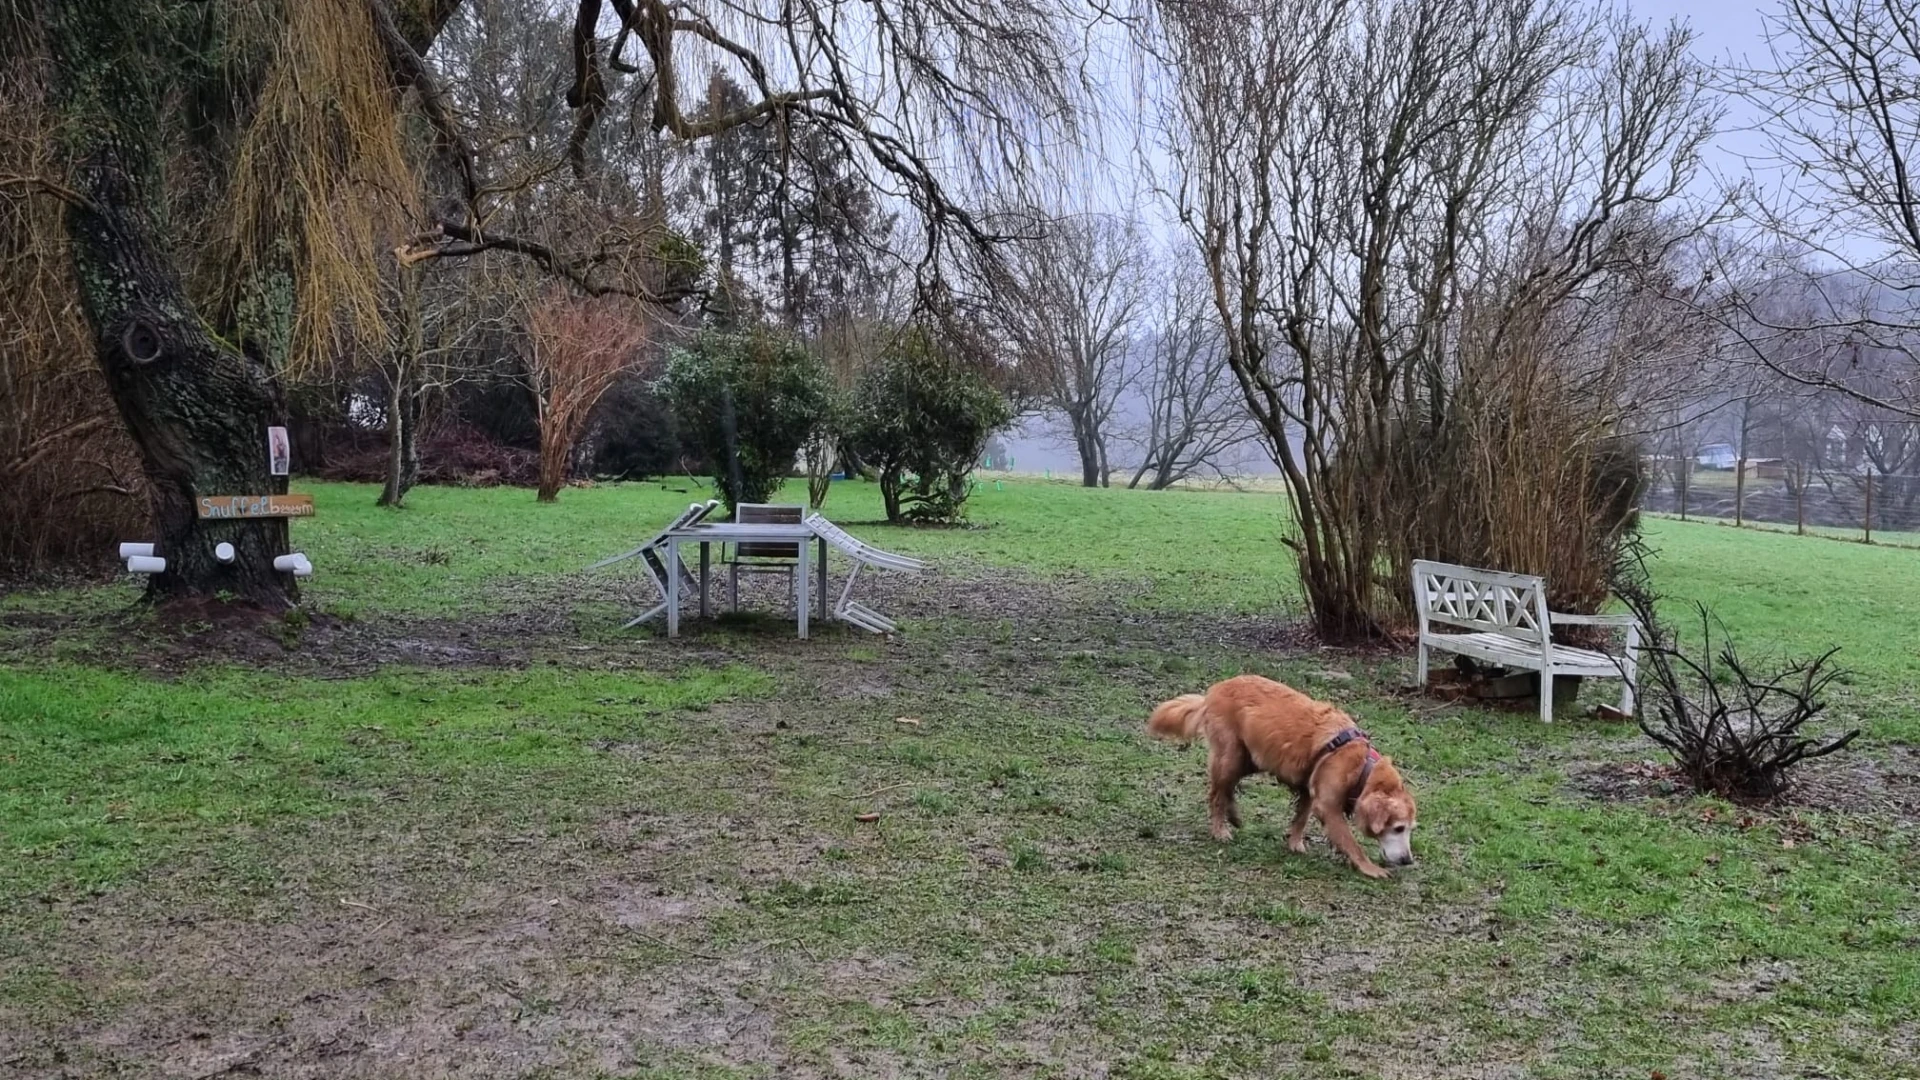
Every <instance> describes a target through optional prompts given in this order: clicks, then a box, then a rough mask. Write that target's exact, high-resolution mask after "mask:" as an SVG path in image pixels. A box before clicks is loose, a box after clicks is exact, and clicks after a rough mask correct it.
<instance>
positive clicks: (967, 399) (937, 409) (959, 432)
mask: <svg viewBox="0 0 1920 1080" xmlns="http://www.w3.org/2000/svg"><path fill="white" fill-rule="evenodd" d="M1012 419H1013V410H1012V408H1011V407H1010V406H1009V405H1008V404H1007V400H1006V398H1005V397H1003V396H1002V395H1001V394H1000V392H999V391H998V390H996V389H994V388H993V386H992V384H990V383H988V382H987V380H986V379H985V378H984V377H982V376H981V375H980V373H979V372H977V371H975V370H973V369H971V368H969V367H968V366H967V365H965V364H964V363H961V362H960V361H959V360H958V359H956V358H955V357H954V356H953V355H952V354H950V353H949V352H947V351H946V350H943V349H941V348H940V347H939V345H938V344H937V343H935V342H934V341H933V339H932V338H931V337H930V336H929V335H928V334H927V333H926V332H925V331H923V330H920V329H911V330H909V331H907V332H906V333H905V334H903V335H901V337H900V338H899V340H898V341H896V342H895V343H894V344H893V345H892V346H891V347H889V348H888V349H887V350H886V351H885V352H884V353H883V354H882V355H881V356H880V358H879V361H878V362H877V363H875V364H874V365H873V366H872V367H870V368H868V369H867V370H866V371H865V372H863V373H862V374H861V376H860V381H859V382H858V383H857V384H855V386H854V389H853V400H852V403H851V406H850V408H849V409H848V416H847V418H846V420H845V424H846V431H845V434H844V436H843V442H844V443H845V445H847V446H848V447H849V448H850V449H851V450H852V451H853V452H854V453H855V454H857V455H859V457H860V459H861V460H862V461H864V462H865V463H866V464H867V465H868V466H870V467H872V468H873V469H874V470H875V472H877V473H878V475H879V480H880V496H881V498H882V499H883V500H884V501H885V503H886V508H887V520H888V521H896V522H897V521H904V520H920V521H941V522H946V521H953V520H955V519H957V518H959V517H960V515H961V513H962V511H963V509H964V505H965V503H966V500H967V493H968V489H969V487H970V486H971V484H970V482H969V477H970V475H971V474H972V472H973V467H974V464H975V463H976V462H978V461H979V460H980V455H981V453H982V452H984V451H985V450H986V445H987V440H988V439H989V438H991V437H992V435H993V433H994V432H996V431H998V430H1000V429H1001V428H1003V427H1005V426H1006V425H1007V424H1008V423H1009V422H1011V421H1012Z"/></svg>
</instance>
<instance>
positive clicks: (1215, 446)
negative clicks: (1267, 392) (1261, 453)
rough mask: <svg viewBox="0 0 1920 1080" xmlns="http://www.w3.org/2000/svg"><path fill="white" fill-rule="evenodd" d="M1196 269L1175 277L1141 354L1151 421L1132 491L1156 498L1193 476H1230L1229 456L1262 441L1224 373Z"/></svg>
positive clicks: (1144, 429) (1141, 434) (1216, 328)
mask: <svg viewBox="0 0 1920 1080" xmlns="http://www.w3.org/2000/svg"><path fill="white" fill-rule="evenodd" d="M1208 291H1209V290H1208V285H1207V281H1206V277H1205V275H1204V274H1202V273H1200V272H1199V269H1198V267H1194V266H1191V265H1187V266H1182V267H1181V269H1179V270H1177V271H1175V272H1174V273H1173V275H1172V285H1171V287H1170V288H1169V289H1168V290H1167V293H1166V299H1165V301H1164V303H1163V305H1162V306H1161V310H1160V312H1159V318H1158V320H1157V322H1158V325H1157V326H1156V327H1155V328H1154V330H1153V332H1152V336H1151V338H1150V339H1149V340H1148V341H1147V342H1146V344H1145V346H1144V347H1143V349H1142V351H1143V353H1144V354H1145V355H1144V358H1143V363H1142V365H1141V370H1140V386H1141V388H1142V390H1143V392H1144V394H1143V396H1144V397H1145V402H1146V415H1145V416H1144V417H1143V418H1142V420H1141V421H1140V425H1139V428H1138V430H1137V431H1136V433H1135V435H1134V440H1135V442H1136V443H1137V445H1138V447H1139V450H1140V465H1139V467H1138V468H1136V469H1135V470H1134V473H1133V479H1132V480H1130V481H1128V482H1127V486H1128V487H1130V488H1136V487H1140V486H1141V484H1142V483H1143V482H1144V483H1145V485H1146V487H1147V488H1148V489H1149V490H1153V491H1159V490H1161V489H1163V488H1166V487H1169V486H1171V485H1173V484H1176V483H1179V482H1180V481H1182V480H1186V479H1188V478H1190V477H1194V476H1199V475H1202V474H1206V473H1213V474H1216V475H1218V474H1222V473H1224V472H1225V471H1226V459H1227V456H1228V455H1229V454H1232V453H1233V452H1234V451H1236V450H1238V449H1240V448H1242V447H1244V446H1246V445H1247V444H1249V443H1251V442H1254V441H1256V440H1258V439H1259V437H1260V435H1259V428H1258V427H1256V426H1255V425H1254V423H1253V418H1252V417H1251V416H1249V415H1248V413H1247V408H1246V403H1245V402H1244V401H1243V400H1242V399H1241V397H1240V385H1239V383H1238V382H1236V381H1235V380H1234V377H1233V371H1232V369H1230V368H1229V367H1228V366H1227V355H1226V349H1225V347H1224V345H1223V343H1222V341H1221V334H1220V320H1219V319H1218V317H1216V316H1215V314H1214V312H1213V310H1212V304H1211V302H1210V301H1209V300H1208Z"/></svg>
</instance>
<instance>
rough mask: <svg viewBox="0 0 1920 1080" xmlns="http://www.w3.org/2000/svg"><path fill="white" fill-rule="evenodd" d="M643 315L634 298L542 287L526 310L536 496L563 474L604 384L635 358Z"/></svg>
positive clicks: (545, 497)
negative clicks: (536, 436) (536, 442)
mask: <svg viewBox="0 0 1920 1080" xmlns="http://www.w3.org/2000/svg"><path fill="white" fill-rule="evenodd" d="M650 325H651V321H650V320H649V319H648V318H647V317H646V316H645V314H644V313H643V311H642V310H641V307H640V305H639V304H638V303H636V302H635V301H633V300H630V299H627V298H625V297H620V296H601V297H592V298H583V297H573V296H568V295H566V294H565V293H562V292H558V291H555V292H550V293H548V294H547V295H546V296H544V297H543V298H541V299H540V300H538V301H536V302H534V303H533V304H532V305H531V306H530V307H529V308H528V309H527V316H526V329H527V345H528V348H527V379H528V384H529V386H530V388H531V389H532V391H533V397H534V403H535V406H536V408H537V409H538V413H539V420H540V491H539V496H538V497H539V499H540V501H541V502H552V501H553V500H554V499H555V498H556V497H557V496H558V495H559V492H560V487H561V485H563V484H565V483H566V480H567V466H568V463H569V459H570V458H571V456H572V453H573V445H574V443H575V442H576V441H577V440H578V439H579V438H580V432H581V431H582V430H583V429H584V428H585V427H586V423H587V418H588V416H589V415H591V414H592V412H593V407H594V405H596V404H598V403H599V401H600V398H601V396H602V395H603V394H605V393H606V392H607V389H608V388H609V387H611V386H612V385H613V384H614V381H615V380H616V379H618V378H619V377H620V375H621V373H622V372H624V371H626V370H628V369H629V368H631V367H633V366H634V365H635V364H637V363H638V362H639V361H640V357H641V346H642V345H644V344H645V343H646V340H647V337H648V331H649V329H650Z"/></svg>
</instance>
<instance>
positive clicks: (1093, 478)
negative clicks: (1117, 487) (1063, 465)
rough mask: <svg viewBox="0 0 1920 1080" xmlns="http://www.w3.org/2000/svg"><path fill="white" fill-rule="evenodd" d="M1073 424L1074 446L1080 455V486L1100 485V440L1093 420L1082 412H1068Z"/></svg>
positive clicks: (1069, 419) (1068, 417)
mask: <svg viewBox="0 0 1920 1080" xmlns="http://www.w3.org/2000/svg"><path fill="white" fill-rule="evenodd" d="M1067 420H1068V421H1069V422H1070V423H1072V425H1073V448H1074V450H1075V451H1076V452H1077V453H1079V455H1080V486H1081V487H1099V486H1100V442H1099V439H1098V437H1097V436H1096V435H1095V434H1094V430H1093V422H1092V421H1091V420H1089V419H1087V418H1086V416H1085V415H1083V414H1081V413H1069V414H1067Z"/></svg>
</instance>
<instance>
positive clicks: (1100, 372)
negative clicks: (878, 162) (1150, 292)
mask: <svg viewBox="0 0 1920 1080" xmlns="http://www.w3.org/2000/svg"><path fill="white" fill-rule="evenodd" d="M1010 247H1011V248H1012V250H1011V251H1009V252H1007V253H1005V255H1004V258H1003V259H1002V260H1001V261H1000V263H999V264H998V265H996V266H994V267H992V268H990V269H991V271H992V273H993V277H994V278H995V279H996V280H995V282H994V284H995V296H994V299H993V301H992V302H991V303H990V304H989V305H988V310H989V314H990V317H991V318H992V320H993V321H994V323H995V324H996V326H997V327H998V328H999V329H1000V330H1001V332H1002V333H1004V334H1005V335H1006V337H1007V339H1008V340H1009V342H1010V343H1011V344H1012V347H1013V349H1014V350H1015V352H1016V353H1017V354H1018V358H1019V360H1018V362H1019V364H1020V367H1021V369H1022V375H1023V382H1024V384H1025V386H1026V387H1027V388H1028V390H1029V391H1030V392H1031V393H1032V395H1033V399H1034V400H1035V401H1036V402H1037V403H1038V404H1039V405H1040V406H1041V408H1042V409H1044V410H1045V411H1047V412H1049V413H1052V414H1053V415H1055V416H1056V417H1058V418H1059V420H1060V421H1061V422H1062V423H1063V425H1064V426H1065V428H1066V433H1067V435H1068V436H1069V437H1070V438H1071V439H1072V440H1073V446H1074V450H1075V451H1076V452H1077V453H1078V454H1079V456H1080V482H1081V483H1082V484H1083V485H1085V486H1087V487H1105V486H1107V484H1108V483H1110V482H1111V478H1112V475H1113V464H1112V459H1111V456H1110V451H1111V447H1110V445H1109V444H1110V442H1111V440H1112V437H1113V435H1114V431H1113V421H1114V414H1115V410H1116V408H1117V406H1118V404H1119V400H1120V395H1121V393H1122V392H1123V391H1124V390H1125V389H1126V387H1127V382H1128V379H1129V378H1130V375H1131V372H1130V371H1129V361H1130V358H1131V356H1132V354H1133V348H1134V334H1135V332H1136V331H1137V330H1138V328H1139V325H1140V321H1141V317H1142V316H1143V314H1144V313H1145V310H1146V300H1147V287H1146V270H1147V263H1146V259H1145V257H1144V255H1143V252H1144V251H1145V244H1144V242H1143V241H1142V239H1141V237H1140V235H1139V232H1138V230H1137V229H1136V227H1134V226H1133V225H1131V224H1129V223H1125V222H1122V221H1119V220H1117V219H1115V218H1112V217H1108V216H1105V215H1097V214H1086V215H1077V216H1073V217H1064V218H1059V219H1057V220H1055V221H1052V222H1050V223H1048V225H1047V228H1046V231H1045V234H1044V235H1043V236H1041V237H1038V238H1036V239H1030V240H1025V241H1022V242H1020V243H1018V244H1014V245H1010Z"/></svg>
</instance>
